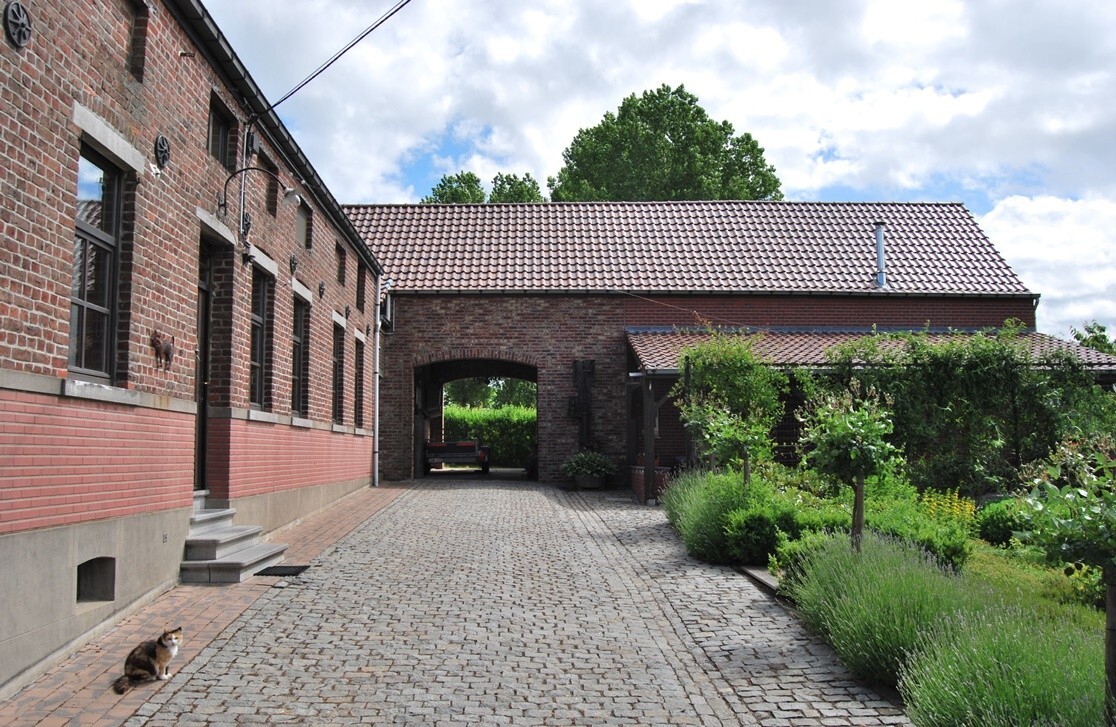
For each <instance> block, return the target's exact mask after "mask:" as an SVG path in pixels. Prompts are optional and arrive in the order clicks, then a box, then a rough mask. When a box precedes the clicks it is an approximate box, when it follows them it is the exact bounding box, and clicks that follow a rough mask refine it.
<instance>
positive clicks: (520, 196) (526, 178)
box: [488, 173, 546, 203]
mask: <svg viewBox="0 0 1116 727" xmlns="http://www.w3.org/2000/svg"><path fill="white" fill-rule="evenodd" d="M488 201H489V202H492V203H496V202H545V201H546V200H545V199H543V196H542V190H541V189H539V183H538V182H537V181H535V178H534V177H532V176H531V174H530V173H527V174H524V175H523V176H522V177H521V176H519V175H518V174H502V173H501V174H497V175H496V176H495V177H493V178H492V191H491V192H490V193H489V195H488Z"/></svg>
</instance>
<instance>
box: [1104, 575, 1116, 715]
mask: <svg viewBox="0 0 1116 727" xmlns="http://www.w3.org/2000/svg"><path fill="white" fill-rule="evenodd" d="M1102 572H1103V574H1104V588H1105V631H1104V675H1105V688H1104V722H1105V724H1106V725H1107V727H1116V566H1112V565H1106V566H1104V570H1103V571H1102Z"/></svg>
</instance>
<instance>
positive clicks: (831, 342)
mask: <svg viewBox="0 0 1116 727" xmlns="http://www.w3.org/2000/svg"><path fill="white" fill-rule="evenodd" d="M746 335H748V336H749V337H750V338H751V339H752V341H753V347H754V348H753V350H754V351H755V352H756V354H757V355H758V356H759V357H760V358H762V359H764V360H766V361H769V362H771V363H773V364H776V365H779V366H820V365H823V364H825V363H827V359H826V352H827V351H828V350H829V349H831V348H833V347H834V346H838V345H840V344H842V343H846V342H848V341H852V340H855V339H859V338H865V337H867V336H872V335H877V334H873V333H872V332H871V331H864V330H861V331H856V330H842V329H828V330H827V329H817V330H809V331H801V330H767V331H756V332H754V333H748V334H746ZM956 335H963V334H959V333H948V332H931V333H928V334H927V336H928V337H929V339H930V340H931V341H942V340H945V339H946V338H947V337H949V336H956ZM1022 335H1023V339H1024V340H1025V341H1026V342H1027V344H1028V345H1029V346H1030V348H1031V352H1032V353H1033V354H1036V355H1038V354H1044V353H1050V352H1053V351H1059V350H1061V351H1068V352H1070V353H1072V354H1073V355H1075V356H1076V357H1077V358H1078V359H1079V360H1080V361H1081V362H1082V363H1083V364H1085V366H1086V367H1087V368H1089V369H1090V370H1092V371H1095V372H1109V373H1113V372H1116V356H1113V355H1110V354H1106V353H1101V352H1099V351H1095V350H1093V349H1091V348H1087V347H1085V346H1081V345H1080V344H1077V343H1073V342H1070V341H1063V340H1062V339H1060V338H1055V337H1053V336H1048V335H1046V334H1044V333H1036V332H1028V333H1024V334H1022ZM627 338H628V345H629V346H630V347H631V349H632V352H633V353H635V355H636V358H637V360H638V361H639V367H640V368H641V369H645V370H650V371H660V372H674V371H677V369H678V357H679V355H680V354H681V353H682V351H683V350H684V349H685V348H688V347H690V346H694V345H696V344H698V343H701V342H703V341H707V340H708V339H709V333H708V332H706V331H692V330H671V331H658V330H639V329H631V330H629V331H628V332H627Z"/></svg>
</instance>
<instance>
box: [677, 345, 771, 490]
mask: <svg viewBox="0 0 1116 727" xmlns="http://www.w3.org/2000/svg"><path fill="white" fill-rule="evenodd" d="M681 359H682V369H683V372H684V373H683V376H682V378H681V379H680V380H679V382H678V383H677V384H676V385H675V388H674V389H673V391H672V392H671V394H672V395H673V396H674V397H675V398H676V400H677V401H678V403H679V409H680V412H681V416H682V422H683V423H684V424H685V425H686V427H687V429H689V430H690V432H691V434H692V435H693V436H694V439H695V441H696V442H697V443H698V445H699V446H700V447H701V449H702V450H703V451H704V452H705V453H706V454H709V455H712V456H713V457H714V458H715V459H716V461H717V462H718V463H719V464H721V465H725V466H731V467H739V468H740V469H742V470H743V472H744V482H745V483H749V482H750V481H751V474H752V471H751V463H752V460H753V459H754V458H755V457H756V456H762V455H764V454H766V453H768V452H769V451H770V449H771V430H772V428H773V427H774V426H775V424H776V423H777V422H778V421H779V419H780V417H782V415H783V404H782V401H781V400H780V398H779V395H780V394H781V393H782V392H783V391H784V390H785V389H786V388H787V376H786V374H784V373H783V372H781V371H779V370H778V369H776V368H774V367H773V366H771V365H769V364H766V363H764V362H763V361H762V360H760V358H759V357H758V356H757V355H756V354H755V352H754V351H753V350H752V343H751V341H750V340H749V339H748V338H746V337H745V336H742V335H734V334H724V333H718V332H713V334H712V335H711V336H710V338H709V340H708V341H705V342H703V343H700V344H697V345H696V346H691V347H689V348H687V349H685V350H684V351H683V352H682V356H681Z"/></svg>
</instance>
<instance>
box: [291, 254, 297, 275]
mask: <svg viewBox="0 0 1116 727" xmlns="http://www.w3.org/2000/svg"><path fill="white" fill-rule="evenodd" d="M290 263H291V275H294V274H295V271H296V270H298V258H297V257H296V256H294V255H291V260H290Z"/></svg>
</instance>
